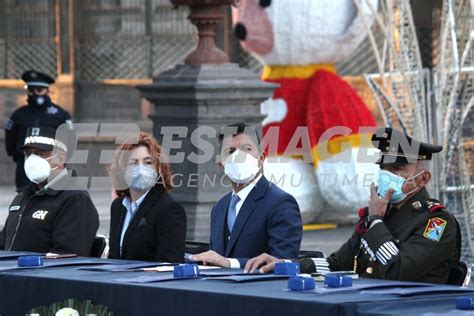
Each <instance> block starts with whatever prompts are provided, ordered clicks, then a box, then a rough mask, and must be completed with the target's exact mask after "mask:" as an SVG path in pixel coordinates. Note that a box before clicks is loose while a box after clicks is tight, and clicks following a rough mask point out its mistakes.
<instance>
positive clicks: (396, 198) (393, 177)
mask: <svg viewBox="0 0 474 316" xmlns="http://www.w3.org/2000/svg"><path fill="white" fill-rule="evenodd" d="M423 171H424V170H422V171H420V172H419V173H417V174H416V175H414V176H413V177H410V178H408V179H405V178H404V177H402V176H399V175H398V174H394V173H391V172H390V171H387V170H380V171H379V176H378V178H377V186H378V188H377V194H378V195H379V196H380V197H383V196H385V194H386V193H387V191H388V190H389V189H392V190H394V191H395V192H394V193H393V195H392V197H391V198H390V203H392V204H396V203H400V202H401V201H403V200H404V199H406V197H407V195H408V194H410V193H413V192H414V191H416V190H417V189H418V187H416V188H414V189H413V190H412V191H410V192H408V193H405V192H403V191H402V187H403V184H404V183H405V181H409V180H411V179H413V178H415V177H417V176H418V175H420V174H421V173H423Z"/></svg>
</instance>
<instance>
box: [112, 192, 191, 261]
mask: <svg viewBox="0 0 474 316" xmlns="http://www.w3.org/2000/svg"><path fill="white" fill-rule="evenodd" d="M122 201H123V197H122V198H117V199H115V200H114V201H113V203H112V206H111V220H110V237H109V240H110V250H109V258H115V259H131V260H145V261H161V262H183V261H184V248H185V239H186V213H185V211H184V208H183V207H182V206H181V204H179V203H178V202H176V201H175V200H174V199H173V197H172V196H171V195H169V194H168V193H166V192H165V190H164V189H163V187H162V186H161V185H155V186H154V187H153V188H151V190H150V191H149V192H148V194H147V195H146V197H145V199H144V200H143V201H142V203H141V204H140V206H139V207H138V210H137V211H136V213H135V215H134V216H133V218H132V219H131V221H130V224H129V225H128V228H127V230H126V232H125V236H124V238H123V245H122V246H123V249H122V254H120V236H121V233H122V226H123V222H124V219H125V215H126V212H127V209H126V208H125V207H124V206H123V204H122Z"/></svg>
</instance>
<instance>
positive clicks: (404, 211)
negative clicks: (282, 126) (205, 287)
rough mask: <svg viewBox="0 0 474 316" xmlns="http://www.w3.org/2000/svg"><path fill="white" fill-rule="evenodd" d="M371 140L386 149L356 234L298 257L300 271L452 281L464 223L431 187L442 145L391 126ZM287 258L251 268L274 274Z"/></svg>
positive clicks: (262, 259)
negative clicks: (333, 247) (326, 251)
mask: <svg viewBox="0 0 474 316" xmlns="http://www.w3.org/2000/svg"><path fill="white" fill-rule="evenodd" d="M372 143H373V145H374V146H375V147H376V148H378V149H380V151H381V153H380V158H379V160H378V161H377V164H379V166H380V169H381V170H380V173H379V175H378V179H377V184H374V183H372V185H371V188H370V191H371V193H370V199H369V203H368V206H367V207H365V208H362V209H361V210H359V217H360V220H359V222H358V223H357V224H356V229H355V231H354V233H353V235H352V236H351V238H350V239H349V240H348V241H347V242H346V243H344V244H343V245H342V247H341V248H340V249H339V250H338V251H336V252H335V253H333V254H331V255H330V256H329V257H326V258H324V256H323V255H321V257H320V258H306V259H301V260H298V261H299V262H300V266H301V272H302V273H315V272H318V273H324V272H329V271H346V270H353V271H356V272H357V273H358V274H359V275H360V276H361V277H365V278H377V279H390V280H401V281H417V282H429V283H440V284H445V283H447V281H448V276H449V271H450V267H451V266H452V265H453V264H456V263H458V262H459V256H460V245H461V236H460V231H459V225H458V223H457V221H456V219H455V218H454V216H453V215H452V214H450V213H449V212H448V210H447V209H446V208H445V207H444V206H443V205H441V204H440V203H439V201H437V200H435V199H432V198H430V196H429V194H428V191H427V190H426V186H427V185H428V183H429V182H430V180H431V172H430V171H429V161H430V160H431V158H432V155H433V154H435V153H439V152H440V151H441V150H442V147H441V146H438V145H432V144H427V143H423V142H419V141H417V140H415V139H412V138H411V137H409V136H407V135H405V134H404V133H402V132H400V131H398V130H395V129H392V128H380V129H378V130H377V131H376V132H375V133H374V134H373V136H372ZM321 254H322V253H321ZM282 260H285V259H283V258H274V257H272V256H269V255H267V254H262V255H260V256H258V257H256V258H253V259H251V260H250V261H249V262H248V264H247V266H246V271H248V272H253V271H256V270H257V269H260V271H261V272H263V273H266V272H270V271H272V270H273V268H274V265H275V263H276V262H280V261H282ZM295 261H296V260H295Z"/></svg>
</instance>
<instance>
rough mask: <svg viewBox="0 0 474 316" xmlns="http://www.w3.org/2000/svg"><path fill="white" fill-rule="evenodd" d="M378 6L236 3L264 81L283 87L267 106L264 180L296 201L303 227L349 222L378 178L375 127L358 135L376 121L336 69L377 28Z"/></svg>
mask: <svg viewBox="0 0 474 316" xmlns="http://www.w3.org/2000/svg"><path fill="white" fill-rule="evenodd" d="M354 1H358V2H357V3H358V4H359V6H356V4H355V3H354ZM377 6H378V0H236V1H235V4H234V8H233V14H232V17H233V24H234V29H235V34H236V36H237V37H238V38H239V40H240V41H241V45H242V47H243V48H244V49H245V50H247V51H249V52H250V53H252V54H253V55H255V56H256V57H257V58H258V59H259V60H260V61H261V62H262V63H263V64H264V65H265V68H264V72H263V75H262V79H263V80H265V81H268V82H275V83H278V84H280V88H278V89H277V90H276V91H275V93H274V95H273V99H271V100H268V101H266V102H264V103H263V104H262V113H263V114H265V115H266V118H265V120H264V121H263V132H264V139H265V141H266V142H267V144H270V145H269V146H268V147H267V152H268V153H269V159H268V161H267V163H266V164H265V168H264V171H265V175H266V176H267V177H268V178H270V179H271V180H272V181H273V182H275V183H277V184H279V185H280V186H281V187H282V188H283V189H285V190H286V191H288V192H289V193H291V194H292V195H293V196H295V198H296V200H297V201H298V204H299V205H300V209H301V211H302V215H303V220H304V222H310V221H314V220H318V221H325V220H329V221H339V222H341V221H348V220H349V219H352V218H351V215H352V214H355V213H356V212H355V210H357V209H358V208H360V207H363V206H364V205H366V204H367V201H368V197H369V185H370V182H371V181H372V180H374V179H375V177H376V175H377V170H378V166H377V165H375V164H374V163H373V162H374V161H375V160H376V158H377V157H375V155H373V153H372V154H371V153H370V148H372V146H371V143H370V128H369V129H365V130H364V129H361V127H373V126H375V120H374V117H373V115H372V113H371V112H370V110H369V109H368V108H367V106H366V105H365V104H364V102H363V101H362V100H361V99H360V97H359V96H358V95H357V94H356V93H355V91H354V90H353V89H352V88H351V87H350V86H349V85H348V84H347V83H346V82H345V81H343V80H342V79H341V78H340V77H339V76H338V75H337V74H336V71H335V67H334V64H335V63H337V62H339V61H342V60H343V59H345V58H346V57H347V56H349V55H350V54H351V53H352V52H353V51H354V50H355V49H356V48H357V46H358V45H359V44H360V42H361V41H362V40H363V39H364V38H365V36H366V33H367V32H366V29H365V27H364V23H365V25H369V26H370V25H371V24H372V23H373V20H374V16H373V12H375V10H377ZM270 147H271V148H270ZM367 150H369V153H368V154H365V153H366V151H367ZM369 157H372V158H371V159H367V158H369ZM275 158H278V159H275ZM358 160H359V161H358ZM361 160H363V161H361ZM272 161H273V162H272Z"/></svg>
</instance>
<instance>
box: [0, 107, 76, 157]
mask: <svg viewBox="0 0 474 316" xmlns="http://www.w3.org/2000/svg"><path fill="white" fill-rule="evenodd" d="M70 120H71V115H70V114H69V113H68V112H67V111H65V110H64V109H63V108H61V107H60V106H59V105H56V104H53V103H48V104H45V105H44V106H36V105H35V106H33V105H25V106H22V107H20V108H18V109H17V110H15V112H13V114H12V116H11V117H10V120H8V122H7V123H6V124H5V147H6V150H7V154H8V155H9V156H11V157H13V160H14V161H23V158H24V156H23V152H22V151H19V150H18V148H19V147H21V146H23V143H24V141H25V137H26V130H27V129H28V128H29V127H50V128H54V129H56V128H58V126H60V125H61V124H63V123H65V122H67V121H70Z"/></svg>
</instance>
